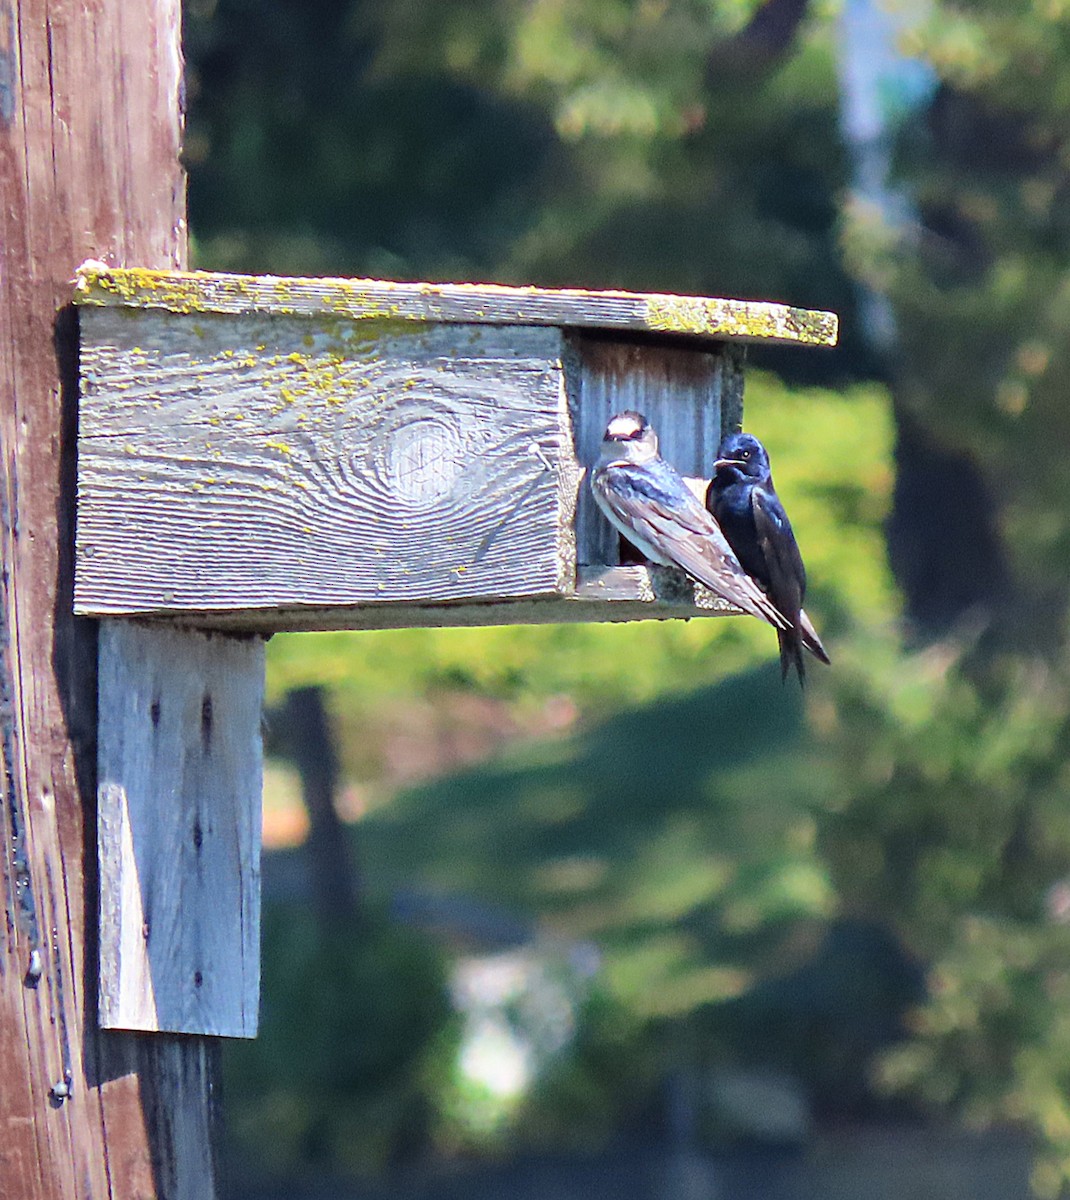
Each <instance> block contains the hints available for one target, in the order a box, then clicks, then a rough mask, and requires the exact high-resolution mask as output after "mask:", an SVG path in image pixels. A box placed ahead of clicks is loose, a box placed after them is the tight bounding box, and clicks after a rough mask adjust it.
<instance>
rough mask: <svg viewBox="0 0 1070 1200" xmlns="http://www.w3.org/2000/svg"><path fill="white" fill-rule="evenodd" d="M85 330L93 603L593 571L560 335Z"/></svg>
mask: <svg viewBox="0 0 1070 1200" xmlns="http://www.w3.org/2000/svg"><path fill="white" fill-rule="evenodd" d="M83 318H84V320H85V329H84V349H83V365H82V388H83V399H82V405H81V430H80V457H79V520H78V565H77V576H76V594H75V604H76V609H77V610H78V611H79V612H84V613H94V614H98V615H100V614H107V613H148V612H185V613H194V612H196V613H201V612H205V611H213V610H223V611H227V610H233V609H246V610H256V609H266V610H276V609H284V608H286V609H300V608H302V607H306V608H307V607H315V608H318V609H327V610H330V609H332V608H343V607H352V606H354V605H361V604H370V603H376V602H386V601H393V602H397V601H409V602H414V601H421V602H428V601H447V600H457V599H465V598H480V597H501V596H508V597H513V598H516V597H524V596H537V595H550V594H554V593H558V592H560V591H561V590H562V588H563V586H564V585H565V581H566V579H567V580H568V581H571V579H573V578H574V576H575V567H574V563H568V562H562V561H561V559H560V557H559V555H558V553H557V541H556V539H557V530H558V527H559V524H560V520H559V510H560V508H561V505H562V498H561V493H560V489H559V481H558V480H559V472H558V470H557V464H558V460H559V458H560V456H561V455H562V453H563V452H564V450H565V448H566V442H567V436H568V435H567V422H566V407H565V397H564V384H563V378H562V370H561V362H560V358H561V344H562V339H561V335H560V334H559V333H558V331H557V330H552V329H524V328H521V329H509V330H505V329H499V328H494V327H481V326H443V325H439V326H426V327H422V326H421V327H412V328H411V329H403V330H401V331H393V330H391V329H384V330H379V329H377V328H375V327H371V328H369V327H367V326H365V325H361V324H358V323H357V322H353V321H349V320H346V321H333V322H330V323H328V324H327V325H326V326H324V325H323V324H322V323H321V324H316V323H314V322H312V321H310V320H307V319H300V318H291V317H253V318H243V319H241V320H240V321H238V322H237V323H235V322H234V321H233V320H226V319H223V318H216V319H215V320H208V321H204V322H203V323H201V322H199V321H191V320H190V319H189V318H181V319H178V318H175V317H172V316H170V315H165V314H160V313H155V312H137V311H135V312H132V313H130V312H125V311H122V310H116V309H97V310H89V311H87V312H85V313H84V314H83ZM376 334H377V335H379V336H374V335H376ZM370 335H371V336H370ZM235 345H237V346H242V347H245V348H246V349H245V350H244V351H242V352H240V353H239V352H236V351H235V349H234V347H235ZM569 453H571V451H569Z"/></svg>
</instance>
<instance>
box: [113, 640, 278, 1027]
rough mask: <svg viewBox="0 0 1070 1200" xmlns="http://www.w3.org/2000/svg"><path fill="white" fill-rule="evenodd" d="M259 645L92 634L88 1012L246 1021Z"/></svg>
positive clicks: (182, 1023) (252, 1011)
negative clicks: (95, 998)
mask: <svg viewBox="0 0 1070 1200" xmlns="http://www.w3.org/2000/svg"><path fill="white" fill-rule="evenodd" d="M263 662H264V645H263V641H262V640H261V639H260V638H255V637H254V638H244V639H236V638H232V637H221V636H218V635H217V636H214V637H213V636H211V635H205V634H200V633H193V634H191V633H190V632H188V631H178V630H170V629H158V628H152V629H150V628H146V627H144V626H139V625H136V624H133V623H131V622H127V621H106V622H104V624H103V625H102V626H101V631H100V725H99V734H98V737H99V752H98V796H99V799H98V813H99V817H98V826H97V829H98V853H99V859H100V884H101V886H100V964H101V969H100V996H99V1004H100V1022H101V1024H102V1025H103V1026H104V1027H105V1028H108V1029H141V1030H154V1031H156V1030H164V1031H168V1032H172V1033H212V1034H219V1035H223V1036H226V1037H253V1036H255V1034H256V1027H257V1016H258V1005H259V986H260V945H259V929H260V791H261V769H260V762H261V747H260V714H261V710H262V704H263V675H264V671H263Z"/></svg>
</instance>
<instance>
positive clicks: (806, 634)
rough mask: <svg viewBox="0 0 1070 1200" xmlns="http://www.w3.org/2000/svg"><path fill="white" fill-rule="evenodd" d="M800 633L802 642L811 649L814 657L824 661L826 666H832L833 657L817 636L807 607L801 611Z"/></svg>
mask: <svg viewBox="0 0 1070 1200" xmlns="http://www.w3.org/2000/svg"><path fill="white" fill-rule="evenodd" d="M799 633H800V634H801V642H802V644H803V645H804V646H805V647H806V649H807V650H809V651H810V653H811V654H812V655H813V656H814V658H816V659H817V660H818V661H819V662H823V663H824V664H825V665H826V666H830V665H831V663H832V659H830V658H829V656H828V651H827V650H826V649H825V647H824V646H822V644H821V639H820V638H819V637H818V636H817V630H816V629H815V628H814V627H813V625H812V624H811V622H810V618H809V617H808V616H807V615H806V610H805V609H803V610H800V612H799ZM800 657H801V655H800Z"/></svg>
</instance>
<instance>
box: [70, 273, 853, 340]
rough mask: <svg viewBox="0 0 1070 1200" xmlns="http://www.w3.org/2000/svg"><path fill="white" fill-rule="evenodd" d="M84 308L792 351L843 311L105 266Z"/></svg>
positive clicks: (88, 280) (88, 286)
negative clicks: (677, 339) (644, 336)
mask: <svg viewBox="0 0 1070 1200" xmlns="http://www.w3.org/2000/svg"><path fill="white" fill-rule="evenodd" d="M75 301H76V303H78V304H81V305H104V306H111V305H114V306H119V307H128V308H162V309H167V310H169V311H171V312H175V313H183V314H187V315H189V314H193V313H204V314H207V313H231V314H254V313H276V314H280V315H304V316H319V317H322V316H327V317H351V318H355V319H365V318H371V319H374V320H397V321H436V322H443V321H459V322H463V323H466V324H471V323H489V324H507V325H553V326H559V327H562V328H568V327H572V328H596V329H614V328H615V329H629V330H638V331H643V332H648V333H658V334H674V335H679V336H682V337H699V338H716V339H723V340H729V341H741V342H778V343H784V344H788V345H790V344H797V345H812V346H834V345H835V344H836V339H837V336H838V322H837V318H836V315H835V314H834V313H829V312H819V311H814V310H811V309H802V308H791V307H789V306H788V305H785V304H771V303H765V302H761V301H750V300H726V299H715V298H712V297H705V296H673V295H666V294H641V293H636V292H608V291H602V292H592V291H584V290H580V289H578V288H577V289H569V288H558V289H550V288H533V287H519V288H518V287H502V286H500V285H496V284H471V283H393V282H389V281H385V280H376V279H301V278H290V277H282V276H274V275H226V274H213V273H209V272H204V271H188V272H160V271H147V270H137V269H134V270H117V269H114V268H112V267H108V266H106V265H105V264H104V263H100V262H87V263H83V264H82V266H81V268H80V269H79V271H78V274H77V276H76V280H75Z"/></svg>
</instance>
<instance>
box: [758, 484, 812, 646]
mask: <svg viewBox="0 0 1070 1200" xmlns="http://www.w3.org/2000/svg"><path fill="white" fill-rule="evenodd" d="M751 507H752V509H753V511H754V530H755V533H756V534H757V538H758V545H759V546H760V547H761V551H762V557H763V559H764V561H765V569H766V580H767V583H768V592H769V595H770V598H771V599H772V601H773V603H774V604H775V605H776V606H777V608H779V609H780V611H781V612H782V613H783V614H784V616H786V617H787V618H788V620H789V621H790V622H791V623H792V625H797V624H798V621H799V610H800V609H801V608H802V603H803V596H804V594H805V592H806V568H805V567H804V566H803V560H802V555H801V554H800V553H799V547H798V544H797V543H796V541H795V534H794V532H793V531H792V528H791V522H790V521H789V520H788V514H787V513H786V512H785V511H784V506H783V505H782V504H781V503H780V500H779V498H778V497H777V494H776V492H771V491H768V490H766V489H765V488H763V487H756V488H753V489H752V490H751Z"/></svg>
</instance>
